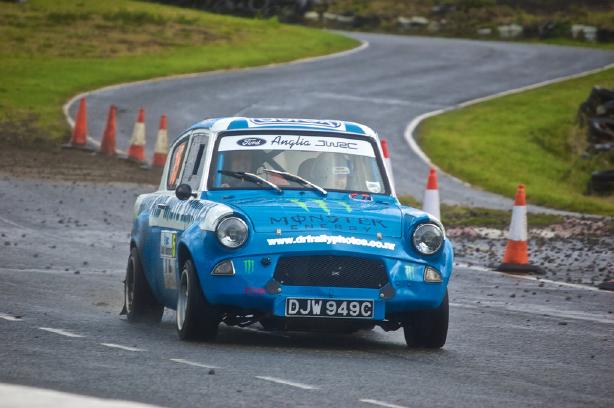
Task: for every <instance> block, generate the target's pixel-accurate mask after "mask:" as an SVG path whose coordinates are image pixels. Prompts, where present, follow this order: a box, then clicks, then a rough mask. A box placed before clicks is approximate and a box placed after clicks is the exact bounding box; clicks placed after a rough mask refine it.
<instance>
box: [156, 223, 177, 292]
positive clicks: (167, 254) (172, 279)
mask: <svg viewBox="0 0 614 408" xmlns="http://www.w3.org/2000/svg"><path fill="white" fill-rule="evenodd" d="M160 257H161V258H162V276H163V278H164V287H165V288H167V289H177V233H176V232H175V231H164V230H163V231H160Z"/></svg>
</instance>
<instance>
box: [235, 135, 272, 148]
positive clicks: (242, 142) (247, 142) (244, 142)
mask: <svg viewBox="0 0 614 408" xmlns="http://www.w3.org/2000/svg"><path fill="white" fill-rule="evenodd" d="M265 143H266V140H264V139H261V138H259V137H246V138H243V139H239V140H237V144H238V145H239V146H244V147H249V146H262V145H263V144H265Z"/></svg>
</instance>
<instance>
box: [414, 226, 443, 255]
mask: <svg viewBox="0 0 614 408" xmlns="http://www.w3.org/2000/svg"><path fill="white" fill-rule="evenodd" d="M445 237H446V236H445V231H444V230H443V228H442V227H441V226H440V225H438V224H436V223H434V222H432V221H431V222H425V223H423V224H420V225H418V226H417V227H416V229H415V230H414V233H413V234H412V238H411V241H412V244H413V245H414V248H416V251H418V252H419V253H421V254H422V255H433V254H435V253H437V251H439V250H440V249H441V247H442V246H443V242H444V240H445Z"/></svg>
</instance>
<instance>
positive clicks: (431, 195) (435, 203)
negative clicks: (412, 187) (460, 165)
mask: <svg viewBox="0 0 614 408" xmlns="http://www.w3.org/2000/svg"><path fill="white" fill-rule="evenodd" d="M422 211H424V212H427V213H429V214H431V215H432V216H433V217H435V218H437V219H440V218H441V213H440V212H439V189H438V186H437V172H436V171H435V169H434V168H432V167H431V170H430V171H429V178H428V180H427V182H426V190H425V191H424V200H422Z"/></svg>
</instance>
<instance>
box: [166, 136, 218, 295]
mask: <svg viewBox="0 0 614 408" xmlns="http://www.w3.org/2000/svg"><path fill="white" fill-rule="evenodd" d="M208 141H209V136H208V134H207V133H204V132H195V133H193V134H192V135H191V136H190V138H189V139H187V138H186V141H185V143H179V144H177V145H176V146H175V147H174V149H173V153H172V156H171V159H170V162H169V167H168V174H167V183H166V191H167V194H168V195H167V198H166V199H165V200H164V202H162V203H160V204H159V205H162V206H163V207H164V208H163V209H162V210H163V211H165V213H166V221H165V222H161V223H159V224H160V228H159V230H158V233H159V241H158V242H159V248H160V251H159V262H158V265H159V268H158V273H157V279H156V281H157V285H158V288H159V290H160V292H161V293H163V296H164V298H165V299H166V301H167V302H168V303H169V304H173V302H175V299H176V292H177V290H176V289H177V279H178V271H179V268H180V265H178V262H177V243H178V242H179V240H180V238H181V234H182V233H183V231H184V230H185V229H186V227H188V226H189V222H188V221H187V220H188V219H189V217H187V215H189V213H191V212H193V209H194V207H195V206H196V205H197V204H198V199H196V198H193V197H192V198H189V199H188V200H187V201H182V200H179V199H178V198H177V197H176V196H175V189H176V188H177V186H178V185H180V184H189V185H190V186H191V187H192V191H193V192H195V193H196V196H197V197H198V194H199V193H200V192H199V188H200V183H201V178H202V175H203V171H204V168H205V166H204V163H205V161H206V154H207V146H208Z"/></svg>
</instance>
